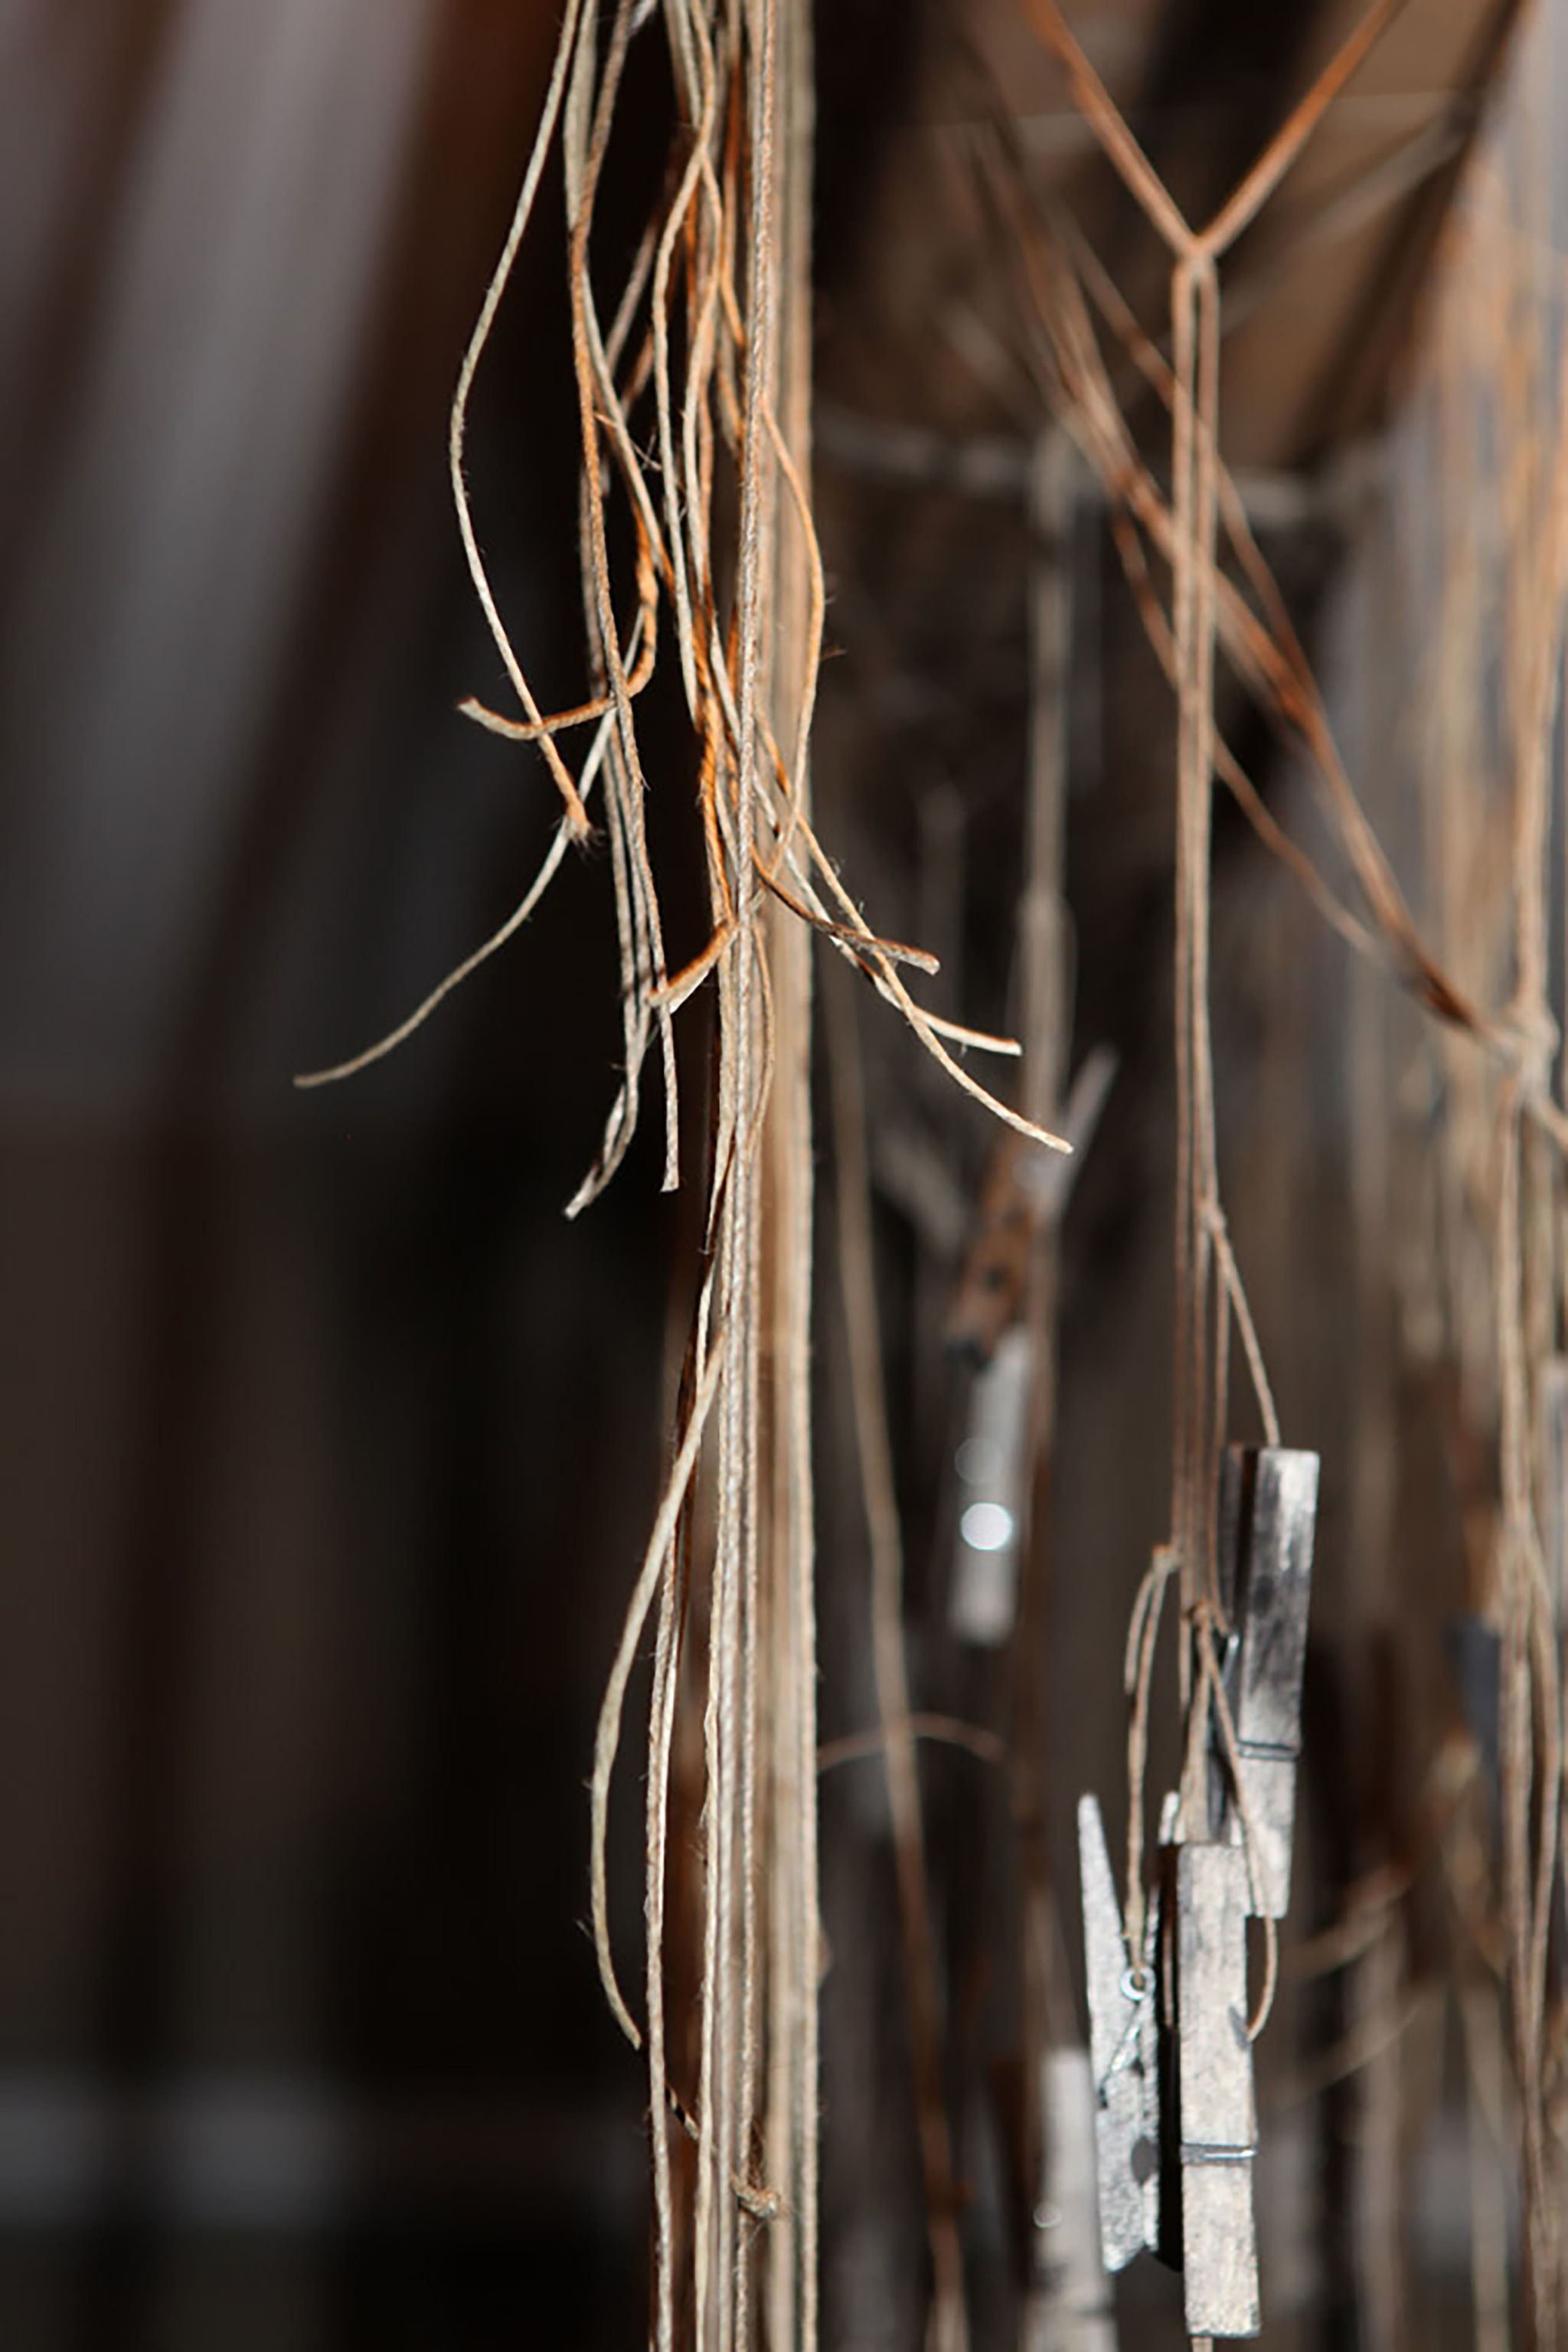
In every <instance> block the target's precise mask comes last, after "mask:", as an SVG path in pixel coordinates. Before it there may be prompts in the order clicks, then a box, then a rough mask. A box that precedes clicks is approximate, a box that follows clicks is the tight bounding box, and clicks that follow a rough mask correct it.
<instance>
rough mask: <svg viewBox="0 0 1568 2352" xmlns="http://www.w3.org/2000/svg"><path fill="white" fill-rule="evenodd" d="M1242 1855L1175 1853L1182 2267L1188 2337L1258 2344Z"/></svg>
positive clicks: (1254, 2135) (1230, 1849)
mask: <svg viewBox="0 0 1568 2352" xmlns="http://www.w3.org/2000/svg"><path fill="white" fill-rule="evenodd" d="M1249 1907H1250V1905H1249V1897H1248V1883H1247V1855H1246V1853H1245V1852H1243V1851H1242V1850H1241V1849H1240V1848H1239V1847H1237V1846H1234V1845H1207V1844H1205V1845H1195V1844H1194V1845H1184V1846H1182V1847H1181V1848H1180V1849H1179V1851H1178V1853H1177V1855H1176V2020H1177V2051H1178V2067H1177V2078H1178V2088H1177V2096H1178V2101H1179V2106H1180V2134H1181V2138H1180V2147H1181V2165H1182V2270H1183V2275H1184V2286H1185V2295H1186V2323H1187V2333H1188V2335H1189V2336H1256V2335H1257V2334H1258V2329H1259V2327H1260V2326H1261V2325H1262V2317H1261V2313H1260V2309H1259V2305H1258V2236H1257V2229H1256V2225H1255V2221H1254V2216H1253V2209H1252V2165H1253V2158H1254V2157H1255V2156H1256V2154H1257V2152H1258V2126H1257V2111H1256V2107H1255V2105H1254V2101H1253V2091H1252V2044H1251V2042H1250V2041H1249V2040H1248V2037H1247V1912H1248V1909H1249Z"/></svg>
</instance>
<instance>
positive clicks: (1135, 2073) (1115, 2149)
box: [1078, 1797, 1162, 2271]
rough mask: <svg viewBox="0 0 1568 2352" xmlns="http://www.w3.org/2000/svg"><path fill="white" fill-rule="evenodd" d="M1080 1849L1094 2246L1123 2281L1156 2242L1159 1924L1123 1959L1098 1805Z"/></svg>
mask: <svg viewBox="0 0 1568 2352" xmlns="http://www.w3.org/2000/svg"><path fill="white" fill-rule="evenodd" d="M1078 1849H1079V1883H1080V1885H1081V1888H1082V1893H1083V1946H1084V1962H1085V1971H1086V1978H1087V1983H1088V1990H1089V2064H1090V2066H1091V2068H1092V2070H1093V2074H1094V2090H1095V2153H1096V2158H1097V2164H1096V2169H1097V2172H1098V2175H1099V2181H1100V2254H1101V2258H1102V2260H1103V2261H1104V2263H1105V2267H1106V2269H1107V2270H1108V2271H1120V2270H1125V2269H1126V2267H1127V2265H1128V2263H1130V2262H1131V2260H1132V2257H1133V2256H1134V2254H1139V2253H1142V2252H1143V2251H1144V2249H1145V2248H1146V2247H1147V2248H1148V2249H1149V2250H1150V2251H1151V2252H1153V2251H1154V2250H1156V2249H1157V2248H1158V2246H1159V2242H1160V2161H1161V2137H1162V2134H1161V2119H1160V2031H1159V2011H1158V2007H1157V2004H1156V1999H1155V1992H1156V1987H1155V1973H1156V1971H1155V1962H1156V1959H1157V1957H1158V1949H1159V1945H1158V1937H1159V1920H1158V1915H1157V1913H1156V1910H1155V1908H1154V1906H1152V1905H1151V1906H1150V1909H1149V1914H1148V1918H1147V1922H1146V1926H1145V1929H1144V1938H1143V1949H1142V1952H1140V1953H1139V1954H1137V1955H1136V1956H1135V1957H1134V1956H1133V1955H1131V1954H1130V1953H1129V1951H1128V1948H1127V1943H1126V1939H1125V1937H1124V1936H1123V1934H1122V1927H1121V1906H1120V1905H1119V1904H1118V1902H1117V1899H1116V1882H1115V1879H1114V1878H1113V1877H1112V1875H1111V1870H1110V1853H1108V1851H1107V1849H1106V1843H1105V1829H1104V1825H1103V1823H1102V1822H1101V1820H1100V1802H1099V1800H1098V1798H1095V1797H1080V1798H1079V1801H1078Z"/></svg>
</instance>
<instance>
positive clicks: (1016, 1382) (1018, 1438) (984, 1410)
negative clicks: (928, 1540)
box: [949, 1323, 1035, 1649]
mask: <svg viewBox="0 0 1568 2352" xmlns="http://www.w3.org/2000/svg"><path fill="white" fill-rule="evenodd" d="M1034 1380H1035V1350H1034V1344H1033V1342H1032V1340H1031V1339H1030V1336H1029V1333H1028V1332H1027V1331H1026V1329H1025V1328H1024V1326H1023V1325H1022V1324H1021V1323H1015V1324H1014V1325H1013V1326H1012V1328H1010V1329H1009V1330H1006V1331H1005V1332H1004V1333H1003V1334H1002V1337H1001V1338H1000V1339H998V1341H997V1342H996V1345H995V1348H994V1350H993V1352H992V1355H991V1359H990V1360H989V1362H988V1363H986V1364H984V1366H983V1367H982V1368H981V1370H979V1371H977V1372H976V1373H975V1375H974V1380H973V1386H972V1387H971V1390H970V1399H969V1433H968V1435H967V1436H966V1437H965V1439H964V1441H963V1444H962V1445H961V1446H960V1447H959V1449H958V1454H957V1468H958V1483H959V1507H958V1527H957V1529H956V1542H955V1545H954V1551H953V1564H952V1601H951V1602H950V1604H949V1619H950V1622H951V1624H952V1632H953V1633H954V1634H955V1635H956V1636H957V1638H958V1640H960V1641H961V1642H973V1643H976V1644H977V1645H979V1646H980V1647H981V1648H984V1649H1000V1648H1001V1647H1002V1646H1003V1645H1004V1643H1006V1642H1007V1641H1008V1640H1010V1639H1011V1636H1012V1633H1013V1627H1014V1623H1015V1621H1016V1617H1017V1613H1018V1559H1019V1553H1020V1551H1021V1549H1022V1546H1023V1541H1024V1536H1025V1532H1026V1521H1027V1517H1028V1498H1027V1496H1026V1492H1025V1488H1026V1484H1027V1481H1028V1475H1029V1415H1030V1406H1031V1402H1032V1400H1033V1397H1034Z"/></svg>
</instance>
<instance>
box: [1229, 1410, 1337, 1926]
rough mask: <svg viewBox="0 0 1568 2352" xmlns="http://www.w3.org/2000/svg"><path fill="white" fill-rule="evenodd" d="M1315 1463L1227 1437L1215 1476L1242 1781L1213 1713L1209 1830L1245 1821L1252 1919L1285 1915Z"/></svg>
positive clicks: (1237, 1827) (1240, 1837) (1238, 1840)
mask: <svg viewBox="0 0 1568 2352" xmlns="http://www.w3.org/2000/svg"><path fill="white" fill-rule="evenodd" d="M1318 1470H1319V1464H1318V1456H1317V1455H1316V1454H1306V1453H1300V1452H1297V1451H1295V1450H1293V1449H1291V1448H1289V1447H1286V1446H1281V1445H1266V1446H1242V1445H1233V1446H1231V1447H1230V1448H1229V1449H1228V1450H1227V1452H1226V1459H1225V1465H1224V1468H1223V1470H1222V1473H1221V1477H1220V1496H1219V1546H1218V1565H1219V1583H1220V1602H1221V1605H1222V1607H1223V1608H1224V1610H1225V1612H1226V1617H1227V1618H1228V1620H1229V1622H1230V1633H1229V1635H1228V1637H1227V1639H1226V1644H1225V1657H1224V1661H1223V1676H1222V1679H1223V1682H1224V1687H1225V1695H1226V1704H1227V1706H1228V1707H1229V1711H1230V1719H1231V1724H1232V1727H1233V1729H1234V1731H1235V1734H1236V1751H1237V1761H1238V1763H1239V1766H1240V1789H1239V1791H1238V1790H1237V1787H1236V1786H1235V1785H1234V1784H1233V1781H1232V1777H1231V1767H1230V1760H1229V1759H1228V1757H1227V1756H1226V1751H1225V1744H1224V1741H1223V1738H1222V1737H1221V1733H1220V1728H1219V1725H1218V1724H1217V1722H1216V1723H1215V1726H1214V1728H1213V1733H1212V1738H1211V1744H1210V1771H1209V1831H1210V1834H1211V1836H1213V1837H1214V1838H1215V1839H1216V1840H1218V1841H1219V1842H1220V1843H1223V1844H1227V1845H1241V1844H1243V1843H1244V1842H1245V1831H1246V1828H1247V1826H1249V1827H1250V1831H1251V1855H1250V1860H1251V1864H1252V1874H1251V1899H1250V1906H1249V1907H1250V1908H1251V1909H1252V1910H1253V1912H1254V1913H1255V1914H1256V1915H1257V1916H1258V1917H1260V1918H1261V1917H1265V1916H1267V1917H1268V1918H1270V1919H1282V1918H1283V1917H1284V1916H1285V1914H1286V1912H1287V1911H1288V1910H1289V1907H1290V1858H1291V1850H1292V1846H1293V1844H1294V1840H1295V1830H1296V1768H1297V1764H1298V1762H1299V1761H1300V1753H1301V1670H1302V1666H1303V1665H1304V1664H1305V1661H1306V1655H1307V1613H1308V1608H1309V1604H1310V1600H1311V1590H1312V1539H1313V1533H1314V1529H1315V1526H1316V1522H1317V1515H1318ZM1244 1805H1245V1819H1244Z"/></svg>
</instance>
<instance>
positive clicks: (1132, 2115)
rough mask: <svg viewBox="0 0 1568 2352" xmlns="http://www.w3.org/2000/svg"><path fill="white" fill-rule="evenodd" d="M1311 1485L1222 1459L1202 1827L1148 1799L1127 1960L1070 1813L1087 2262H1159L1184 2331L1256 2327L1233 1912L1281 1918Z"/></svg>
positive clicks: (1093, 1808)
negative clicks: (1136, 1933) (1085, 1999)
mask: <svg viewBox="0 0 1568 2352" xmlns="http://www.w3.org/2000/svg"><path fill="white" fill-rule="evenodd" d="M1318 1474H1319V1464H1318V1457H1317V1455H1316V1454H1305V1453H1299V1452H1294V1451H1290V1450H1289V1449H1287V1448H1285V1447H1282V1446H1268V1447H1264V1448H1261V1449H1257V1448H1242V1447H1233V1448H1232V1449H1231V1450H1230V1452H1229V1454H1228V1455H1227V1456H1226V1464H1225V1466H1224V1471H1223V1474H1222V1478H1221V1486H1220V1494H1219V1559H1218V1567H1219V1597H1220V1603H1221V1607H1222V1609H1223V1610H1224V1612H1225V1615H1226V1621H1227V1631H1226V1634H1225V1637H1224V1644H1223V1650H1222V1655H1221V1661H1220V1666H1221V1680H1222V1686H1223V1689H1224V1693H1225V1699H1226V1710H1227V1712H1228V1715H1229V1717H1230V1724H1231V1729H1232V1733H1233V1740H1232V1742H1230V1743H1227V1742H1226V1739H1225V1738H1224V1735H1223V1732H1222V1729H1221V1727H1220V1726H1219V1724H1218V1723H1217V1722H1216V1723H1215V1726H1214V1728H1213V1732H1212V1738H1211V1748H1210V1759H1209V1776H1208V1790H1207V1797H1208V1818H1207V1820H1206V1822H1205V1821H1203V1820H1202V1819H1200V1820H1199V1821H1198V1822H1193V1821H1192V1820H1191V1817H1190V1814H1189V1817H1188V1819H1187V1820H1186V1821H1185V1822H1183V1820H1182V1818H1181V1814H1180V1811H1179V1808H1178V1806H1177V1803H1176V1801H1175V1800H1174V1799H1173V1798H1169V1797H1168V1798H1167V1799H1166V1801H1165V1805H1164V1808H1163V1812H1162V1815H1161V1822H1160V1846H1161V1851H1162V1868H1161V1871H1160V1874H1159V1877H1158V1881H1157V1885H1156V1892H1155V1899H1154V1901H1153V1903H1152V1905H1151V1907H1150V1913H1149V1918H1148V1923H1147V1927H1146V1929H1145V1938H1144V1949H1143V1951H1142V1953H1141V1954H1139V1955H1137V1956H1136V1957H1134V1956H1133V1955H1131V1954H1130V1953H1129V1951H1128V1949H1127V1947H1126V1944H1125V1941H1124V1939H1123V1935H1122V1926H1121V1911H1120V1908H1119V1906H1118V1905H1117V1900H1116V1889H1115V1884H1114V1881H1113V1879H1112V1877H1111V1872H1110V1857H1109V1855H1108V1853H1107V1852H1106V1846H1105V1833H1104V1830H1103V1828H1102V1826H1101V1822H1100V1808H1099V1805H1098V1804H1097V1802H1096V1801H1095V1800H1094V1799H1093V1798H1092V1797H1084V1798H1081V1799H1080V1800H1079V1873H1080V1877H1081V1881H1082V1888H1083V1915H1084V1953H1085V1960H1086V1964H1087V1971H1088V1983H1089V2042H1090V2054H1091V2059H1092V2063H1093V2069H1094V2080H1095V2086H1096V2092H1097V2096H1098V2111H1097V2118H1096V2120H1097V2125H1098V2147H1097V2154H1098V2158H1099V2179H1100V2237H1101V2242H1102V2246H1103V2251H1104V2257H1105V2263H1106V2267H1107V2269H1108V2270H1120V2269H1121V2268H1123V2267H1124V2266H1125V2265H1126V2264H1127V2263H1130V2262H1131V2259H1132V2257H1133V2255H1134V2254H1136V2253H1137V2252H1140V2251H1141V2250H1142V2249H1143V2248H1148V2249H1149V2250H1151V2251H1152V2252H1158V2253H1160V2254H1162V2255H1163V2256H1164V2257H1165V2258H1166V2259H1168V2260H1172V2261H1174V2262H1176V2263H1179V2265H1180V2267H1181V2269H1182V2271H1183V2273H1184V2281H1185V2296H1186V2324H1187V2332H1188V2334H1189V2335H1190V2336H1219V2337H1235V2336H1256V2335H1257V2334H1258V2330H1259V2327H1260V2325H1261V2317H1260V2308H1259V2299H1258V2242H1257V2231H1256V2226H1255V2221H1254V2215H1253V2197H1252V2168H1253V2161H1254V2158H1255V2156H1256V2154H1257V2110H1256V2105H1255V2101H1254V2095H1253V2081H1252V2046H1251V2042H1250V2039H1249V2031H1248V2019H1247V1918H1248V1916H1266V1917H1268V1918H1271V1919H1279V1918H1282V1917H1283V1916H1284V1914H1285V1911H1286V1909H1287V1907H1288V1906H1289V1896H1290V1860H1291V1850H1292V1846H1293V1843H1294V1836H1295V1817H1296V1770H1297V1765H1298V1762H1299V1760H1300V1748H1301V1670H1302V1666H1303V1664H1304V1661H1305V1658H1306V1649H1307V1612H1308V1605H1309V1601H1310V1591H1311V1574H1312V1540H1313V1531H1314V1527H1315V1522H1316V1517H1317V1502H1318ZM1232 1747H1234V1755H1235V1762H1234V1769H1233V1764H1232V1758H1231V1748H1232ZM1201 1801H1202V1800H1201V1797H1200V1805H1201ZM1194 1830H1195V1831H1197V1832H1199V1834H1197V1835H1195V1836H1194V1835H1193V1834H1191V1832H1194ZM1162 2033H1163V2034H1164V2036H1165V2038H1166V2041H1167V2042H1169V2043H1170V2044H1173V2048H1172V2049H1171V2050H1169V2051H1167V2050H1165V2049H1163V2046H1162Z"/></svg>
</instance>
